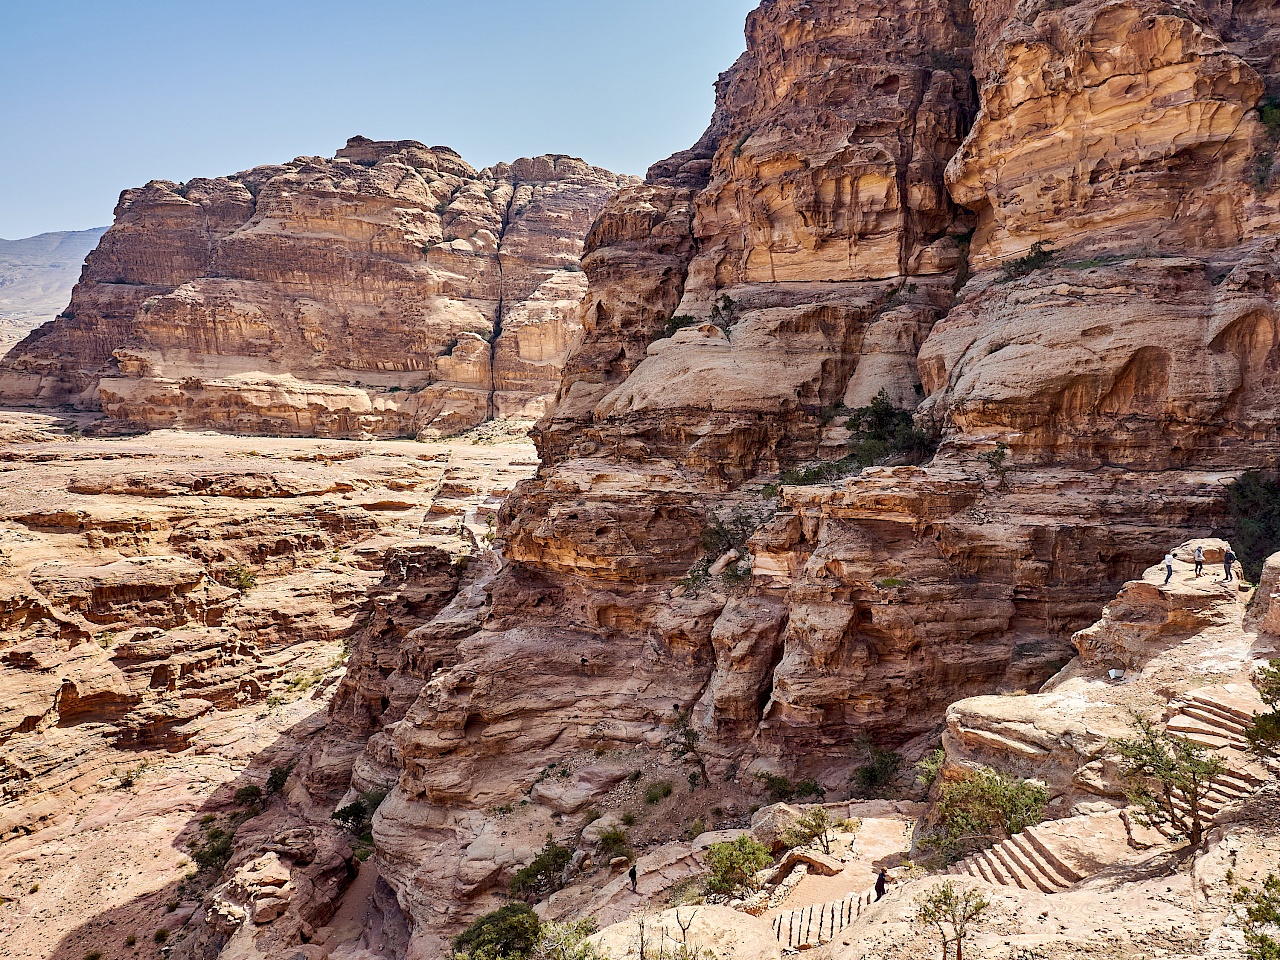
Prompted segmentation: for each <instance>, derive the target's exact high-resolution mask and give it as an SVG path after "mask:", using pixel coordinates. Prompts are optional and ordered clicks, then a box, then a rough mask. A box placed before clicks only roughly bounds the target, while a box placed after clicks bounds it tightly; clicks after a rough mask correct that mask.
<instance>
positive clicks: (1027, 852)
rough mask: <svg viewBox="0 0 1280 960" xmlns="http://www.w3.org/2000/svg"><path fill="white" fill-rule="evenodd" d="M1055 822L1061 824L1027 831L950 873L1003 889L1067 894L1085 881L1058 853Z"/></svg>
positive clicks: (1077, 870) (1051, 823)
mask: <svg viewBox="0 0 1280 960" xmlns="http://www.w3.org/2000/svg"><path fill="white" fill-rule="evenodd" d="M1071 819H1072V820H1079V819H1083V818H1080V817H1072V818H1071ZM1055 822H1061V821H1051V822H1050V823H1047V824H1041V825H1040V826H1038V827H1028V828H1027V829H1026V830H1023V831H1022V832H1021V833H1019V834H1017V835H1016V836H1013V837H1010V838H1009V839H1008V840H1005V841H1004V842H1002V843H998V844H996V845H995V846H994V847H991V848H990V849H988V850H983V851H982V852H981V853H975V854H973V855H972V856H970V857H966V858H965V859H964V860H961V861H960V862H959V863H956V864H953V865H952V866H951V867H949V868H948V869H947V873H949V874H953V875H959V874H967V875H969V876H971V877H977V878H978V879H980V880H985V881H987V882H988V883H994V884H997V885H999V886H1003V887H1021V888H1022V889H1024V890H1040V891H1042V892H1044V893H1058V892H1059V891H1062V890H1066V889H1067V888H1068V887H1070V886H1073V885H1074V884H1076V883H1078V882H1079V881H1081V880H1083V879H1084V874H1083V873H1081V872H1080V870H1079V869H1077V868H1076V867H1073V866H1071V863H1070V858H1067V857H1064V856H1062V855H1061V853H1060V851H1058V850H1057V849H1056V847H1057V843H1056V842H1055V834H1056V833H1057V831H1055V830H1054V829H1053V825H1054V823H1055Z"/></svg>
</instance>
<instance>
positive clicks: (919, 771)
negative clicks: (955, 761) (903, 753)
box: [916, 748, 947, 790]
mask: <svg viewBox="0 0 1280 960" xmlns="http://www.w3.org/2000/svg"><path fill="white" fill-rule="evenodd" d="M946 762H947V751H945V750H943V749H941V748H939V749H937V750H935V751H933V753H931V754H929V755H928V756H927V757H925V758H924V759H923V760H921V761H920V762H919V763H917V764H916V783H917V784H919V785H920V786H922V787H924V788H925V789H926V790H929V789H932V787H933V783H934V781H935V780H937V779H938V774H939V773H941V772H942V765H943V764H944V763H946Z"/></svg>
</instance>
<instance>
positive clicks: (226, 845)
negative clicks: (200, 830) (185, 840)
mask: <svg viewBox="0 0 1280 960" xmlns="http://www.w3.org/2000/svg"><path fill="white" fill-rule="evenodd" d="M234 843H235V831H234V830H223V829H222V828H221V827H216V826H209V827H206V828H205V833H204V836H203V837H201V838H200V839H199V840H198V841H196V843H195V844H194V845H193V846H192V848H191V859H192V860H194V861H195V862H196V864H197V865H198V866H199V867H200V868H201V869H204V870H213V871H215V872H216V871H218V870H221V869H222V868H223V867H225V866H226V865H227V861H228V860H230V859H231V854H232V852H233V851H234Z"/></svg>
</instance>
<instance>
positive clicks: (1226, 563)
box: [1222, 547, 1236, 583]
mask: <svg viewBox="0 0 1280 960" xmlns="http://www.w3.org/2000/svg"><path fill="white" fill-rule="evenodd" d="M1235 562H1236V555H1235V554H1234V553H1232V552H1231V548H1230V547H1227V552H1226V555H1225V556H1224V557H1223V558H1222V569H1223V570H1224V571H1225V572H1226V576H1225V577H1223V578H1222V582H1223V583H1230V582H1231V581H1232V580H1234V579H1235V576H1234V575H1233V574H1232V572H1231V568H1232V566H1233V565H1234V564H1235Z"/></svg>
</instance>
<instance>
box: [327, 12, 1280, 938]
mask: <svg viewBox="0 0 1280 960" xmlns="http://www.w3.org/2000/svg"><path fill="white" fill-rule="evenodd" d="M1188 6H1189V5H1185V4H1184V5H1181V6H1177V8H1176V9H1175V5H1173V4H1170V3H1163V2H1154V0H1153V2H1148V0H1134V2H1120V3H1114V2H1095V0H1081V2H1079V3H1066V4H1063V3H1052V4H1050V3H1044V4H1038V3H1032V4H1022V5H1019V6H1018V7H1017V9H1014V7H1013V5H1011V4H1008V3H997V2H990V3H987V2H981V3H974V4H972V5H970V4H961V3H956V4H941V5H938V4H932V5H924V4H917V5H911V4H908V5H906V7H904V6H903V5H902V4H900V3H897V4H881V5H879V6H877V5H875V4H871V5H868V4H866V3H858V4H854V3H851V2H845V0H824V2H807V3H799V2H788V0H771V2H767V3H764V4H763V5H762V6H761V7H760V9H759V10H757V11H756V12H755V13H753V14H752V15H751V17H750V18H749V21H748V28H747V37H748V50H747V53H746V54H745V55H744V57H743V58H742V59H741V60H739V62H738V63H737V64H735V65H734V67H733V68H732V69H731V70H730V71H729V72H728V73H726V74H725V75H724V77H722V79H721V82H720V85H719V87H718V101H717V110H716V114H715V117H714V118H713V121H712V124H711V127H710V129H709V130H708V132H707V134H706V135H705V136H704V138H703V139H702V140H701V141H700V142H699V143H698V144H697V145H696V146H695V147H694V148H692V149H691V150H690V151H687V152H685V153H682V154H677V155H676V156H675V157H673V158H671V159H670V160H667V161H664V162H662V163H660V164H657V165H656V166H655V167H653V168H652V169H651V171H650V173H649V176H648V178H647V180H646V182H645V183H644V184H642V185H635V186H631V187H628V188H626V189H624V190H622V191H621V192H620V194H619V195H618V197H617V199H615V200H614V201H613V202H612V203H611V204H609V205H608V207H607V208H606V209H605V211H604V212H603V214H602V215H601V217H600V218H599V220H598V221H597V222H596V224H595V226H594V227H593V229H592V232H591V235H590V237H589V238H588V241H587V248H586V256H585V258H584V260H583V265H584V268H585V270H586V272H587V276H588V278H589V280H590V287H589V290H588V293H587V297H586V300H585V302H584V314H583V329H584V335H583V340H582V342H581V344H580V346H578V347H577V348H576V349H575V350H574V351H573V352H572V354H571V356H570V357H569V359H568V361H567V363H566V365H565V372H564V377H563V380H562V384H561V387H560V391H559V394H558V397H557V403H556V406H555V408H554V410H553V411H552V412H551V413H550V414H549V415H548V417H546V418H545V419H544V420H543V421H542V422H541V423H540V425H539V428H538V431H537V442H538V445H539V450H540V453H541V455H542V467H541V470H540V471H539V474H538V477H537V478H536V480H534V481H532V482H530V483H527V484H524V485H523V486H522V487H521V488H520V490H519V491H518V496H517V497H515V498H513V499H512V500H510V501H509V502H508V503H507V504H506V505H505V506H504V508H503V511H502V513H501V516H500V519H499V523H498V530H497V536H498V545H499V546H500V547H501V552H500V554H499V555H497V556H496V557H495V559H494V560H493V561H492V563H493V567H492V568H488V569H487V571H486V572H485V573H484V575H483V576H482V577H479V578H478V579H477V580H476V581H475V584H474V591H473V592H472V593H471V595H470V599H468V600H467V602H466V603H465V604H464V605H462V606H454V607H452V608H449V609H446V610H445V611H443V612H442V613H441V614H440V615H438V617H435V618H430V617H421V618H415V619H414V620H413V621H412V623H411V626H410V628H409V630H408V632H407V633H403V637H402V638H400V637H397V636H394V635H391V634H388V635H386V639H387V640H389V641H394V644H395V648H394V650H393V649H392V647H391V646H389V645H388V646H379V645H375V644H370V645H369V647H368V648H367V652H366V653H364V654H363V655H362V656H363V658H364V659H365V660H366V661H367V663H368V664H369V666H370V667H374V666H376V668H377V672H378V674H379V676H376V677H375V676H374V675H373V671H372V670H371V669H365V670H361V671H354V672H353V676H352V678H351V682H350V684H349V685H348V687H347V688H346V690H345V691H344V693H343V695H342V696H341V697H340V698H339V699H338V700H337V701H335V708H334V709H335V716H340V715H346V716H348V717H349V718H352V720H351V722H352V723H353V726H352V728H351V730H352V731H353V733H354V731H356V730H357V729H358V730H359V731H360V733H359V736H365V735H366V734H367V733H368V732H370V731H376V732H374V733H373V736H372V738H371V739H370V740H368V748H367V749H365V750H364V753H363V755H362V757H361V759H360V760H359V761H358V762H357V763H356V764H355V769H356V779H355V781H354V783H355V785H356V786H357V787H359V788H360V789H364V788H366V787H367V786H368V785H370V784H372V783H380V784H382V785H385V786H389V785H394V790H393V792H392V793H391V795H390V797H389V798H388V800H387V801H386V802H385V803H384V804H383V806H382V807H381V809H380V811H379V815H378V817H377V818H376V820H375V823H374V837H375V841H376V844H377V848H378V853H377V862H378V865H379V870H380V871H381V874H382V876H383V877H384V878H385V879H386V880H387V881H388V882H389V883H390V884H391V886H392V887H393V888H394V890H395V892H396V895H397V897H398V899H399V902H400V903H401V905H402V906H403V907H404V909H405V910H406V912H407V913H408V914H409V916H410V917H411V919H412V920H413V922H414V925H415V927H414V929H415V937H416V938H417V939H416V943H417V947H416V949H418V950H420V951H423V952H424V953H425V954H426V955H433V954H434V953H436V952H439V951H441V950H442V949H443V942H444V938H445V937H446V936H447V935H448V934H449V933H450V932H452V931H454V930H456V929H458V926H459V925H460V924H461V923H462V922H464V921H465V920H466V919H467V918H468V917H470V916H473V915H475V914H476V913H478V912H480V911H482V910H484V909H485V908H487V907H491V906H493V905H494V904H496V903H497V902H499V901H498V897H497V894H498V893H499V891H501V889H502V888H503V885H504V884H505V882H506V880H507V879H508V878H509V877H510V875H511V872H512V870H513V869H514V867H516V866H518V865H519V864H521V863H524V862H527V861H528V860H529V859H531V858H532V856H533V853H534V852H535V851H536V849H537V847H538V846H539V845H540V843H541V840H542V838H543V837H545V834H546V832H547V831H548V830H550V831H552V832H553V833H555V835H556V836H557V837H558V838H559V839H561V840H563V841H564V842H573V843H580V842H581V841H579V840H578V836H579V830H580V828H581V823H580V822H578V821H577V820H576V819H575V815H576V814H577V813H578V812H580V811H584V810H586V809H588V808H589V806H590V804H592V803H606V805H608V804H609V803H613V802H614V801H613V800H612V799H611V798H614V797H618V796H622V795H624V794H625V790H626V787H625V786H620V785H618V784H617V783H616V782H615V781H614V779H613V777H614V776H616V774H617V770H615V769H614V768H613V765H612V763H611V761H610V758H611V757H613V756H615V755H617V754H618V752H619V751H620V752H621V753H622V754H623V755H626V756H633V755H661V756H665V755H667V754H668V752H669V751H670V752H671V755H673V756H675V757H676V758H678V759H677V761H676V762H677V767H676V768H675V770H676V771H680V772H681V773H688V774H691V775H696V777H695V779H696V778H697V777H703V776H709V777H710V778H711V781H712V782H714V783H730V784H733V785H734V789H737V790H740V791H743V792H745V793H750V792H752V791H753V790H755V789H757V788H756V786H755V779H754V774H755V773H757V772H783V773H787V774H790V775H792V776H797V777H798V776H801V775H804V774H812V775H817V776H818V777H820V778H821V779H822V780H823V781H824V782H825V784H826V786H827V787H828V789H830V790H832V791H838V790H845V789H848V788H847V786H846V781H847V777H848V773H849V769H850V767H851V766H853V765H855V764H856V762H858V758H859V757H860V756H862V755H863V748H861V747H859V746H858V743H859V741H861V740H863V739H864V738H869V739H870V740H872V741H874V742H878V743H880V744H883V745H892V746H895V747H897V746H901V745H902V744H904V743H905V742H906V741H908V740H909V739H911V738H913V737H919V738H927V737H928V736H929V735H931V732H933V731H935V730H937V729H938V728H939V727H940V725H941V724H942V721H943V718H944V713H945V710H946V707H947V705H948V704H949V703H951V702H952V701H954V700H955V699H957V698H958V697H960V696H965V695H971V694H977V693H980V692H984V691H986V692H991V691H997V690H1007V691H1016V690H1021V689H1025V690H1030V689H1035V688H1036V687H1038V686H1039V685H1040V684H1041V683H1042V682H1043V681H1045V680H1046V679H1048V678H1049V677H1050V676H1052V675H1053V674H1054V673H1055V672H1056V671H1057V670H1058V669H1059V668H1060V667H1061V666H1062V665H1063V664H1064V663H1066V662H1067V661H1069V660H1070V659H1071V657H1072V656H1073V654H1074V652H1075V651H1074V649H1073V648H1072V646H1071V642H1070V641H1071V637H1072V635H1073V634H1075V633H1076V632H1077V631H1079V630H1082V629H1084V628H1086V627H1088V626H1089V625H1090V624H1091V623H1093V622H1094V621H1095V620H1096V619H1097V617H1098V614H1099V612H1100V611H1101V609H1102V607H1103V604H1104V603H1105V602H1106V601H1107V600H1109V599H1110V598H1111V597H1112V596H1114V594H1115V592H1116V591H1117V590H1118V589H1119V588H1120V586H1121V585H1122V584H1123V583H1124V582H1125V581H1126V580H1130V579H1133V578H1135V577H1138V576H1140V575H1141V573H1142V571H1143V570H1144V569H1146V568H1147V567H1148V566H1149V565H1150V564H1151V563H1153V562H1154V561H1155V560H1156V559H1158V557H1159V556H1160V555H1161V554H1162V553H1163V552H1164V550H1165V549H1166V547H1167V545H1168V544H1170V543H1177V542H1181V541H1182V540H1185V539H1187V537H1188V536H1191V535H1206V534H1208V533H1210V532H1211V531H1213V530H1214V529H1216V528H1217V527H1219V526H1220V525H1221V524H1222V523H1223V521H1224V514H1223V507H1222V501H1221V483H1220V482H1221V481H1223V480H1225V479H1228V478H1229V477H1230V476H1232V475H1233V474H1234V473H1236V472H1238V471H1240V470H1242V469H1244V468H1247V467H1250V466H1264V465H1266V464H1268V463H1269V462H1270V460H1271V457H1272V453H1271V450H1272V449H1273V445H1274V442H1275V440H1276V439H1277V426H1278V425H1277V404H1276V400H1277V399H1278V398H1276V397H1275V396H1274V394H1275V391H1276V390H1277V389H1278V386H1277V384H1278V383H1280V380H1277V376H1276V370H1277V366H1278V364H1277V361H1276V357H1277V356H1280V354H1277V352H1276V351H1277V349H1280V348H1278V346H1277V342H1278V341H1277V326H1276V321H1277V310H1278V309H1280V286H1278V285H1277V277H1276V274H1275V269H1276V266H1275V264H1276V259H1275V243H1276V242H1277V241H1276V223H1277V200H1278V199H1280V193H1278V192H1277V190H1276V189H1275V186H1276V185H1274V184H1273V183H1272V182H1271V181H1270V180H1269V179H1268V178H1267V177H1265V176H1259V175H1256V171H1257V169H1258V163H1257V162H1256V161H1258V160H1259V159H1260V158H1261V157H1262V156H1263V155H1265V154H1266V153H1267V151H1268V150H1269V149H1272V147H1273V146H1274V142H1273V139H1272V137H1273V133H1272V132H1271V131H1270V130H1269V129H1268V127H1267V126H1266V124H1265V123H1263V122H1262V119H1261V116H1262V115H1261V114H1260V112H1259V110H1258V109H1257V108H1258V106H1259V103H1260V101H1262V99H1263V98H1264V96H1266V90H1267V86H1268V84H1270V83H1273V82H1274V80H1273V77H1274V65H1275V55H1276V49H1277V48H1276V46H1275V41H1276V36H1277V35H1276V32H1275V30H1274V25H1273V23H1272V20H1273V18H1272V15H1271V13H1270V12H1269V11H1267V10H1263V9H1262V8H1261V7H1260V6H1258V5H1250V4H1237V5H1234V6H1231V5H1227V6H1225V7H1224V6H1222V5H1216V6H1215V7H1214V8H1213V9H1212V10H1207V9H1206V10H1201V9H1200V8H1199V7H1195V8H1194V9H1188ZM1179 11H1182V12H1181V13H1180V12H1179ZM1090 131H1096V135H1094V134H1093V133H1090ZM1179 184H1181V186H1178V185H1179ZM1034 241H1046V242H1047V243H1046V245H1047V246H1048V247H1049V248H1050V249H1048V250H1047V251H1044V252H1042V253H1041V254H1040V255H1039V256H1033V257H1030V258H1029V259H1028V258H1027V257H1026V256H1025V255H1026V254H1028V253H1031V252H1032V251H1031V250H1030V249H1029V248H1030V247H1031V244H1032V243H1033V242H1034ZM881 391H884V393H885V394H886V395H887V396H888V397H889V398H890V399H891V401H893V402H894V403H895V405H897V406H898V407H900V408H906V409H909V410H912V409H916V408H917V407H919V409H918V411H917V425H918V426H919V427H920V428H921V429H925V430H929V429H932V430H935V431H937V432H938V433H939V434H940V440H941V446H940V448H939V450H938V452H937V454H936V456H935V457H934V458H933V460H932V462H931V463H929V464H927V465H925V466H921V467H910V466H902V465H897V466H895V465H893V464H892V463H890V464H889V465H887V466H884V467H881V468H877V469H872V470H867V471H865V472H863V473H862V475H861V476H859V477H856V478H853V479H846V480H836V481H834V482H832V481H827V482H819V483H812V482H808V481H812V480H813V479H814V476H813V475H812V474H810V475H809V476H805V475H804V472H803V471H801V470H797V471H796V472H795V473H794V474H787V475H785V476H784V477H783V478H782V479H783V480H784V481H786V480H788V479H797V480H800V481H802V483H801V484H790V485H788V483H786V482H783V483H782V485H781V489H780V490H778V491H775V490H774V489H772V487H771V486H770V484H771V483H772V482H774V481H776V480H778V479H779V472H780V471H788V470H792V469H793V468H798V467H804V466H805V465H806V464H809V463H813V462H815V461H823V460H837V459H839V458H841V457H843V456H844V455H845V454H846V453H848V452H849V451H850V446H849V444H850V441H851V439H852V438H851V435H850V431H849V430H848V429H847V428H846V427H845V426H844V425H843V422H842V421H844V420H845V419H846V418H847V417H848V412H847V411H848V409H849V408H852V407H858V406H862V405H865V404H867V403H869V402H870V401H871V400H872V399H873V398H874V397H875V396H876V395H877V394H879V393H880V392H881ZM998 444H1003V445H1004V446H1003V447H1000V446H998ZM846 469H848V468H847V467H846ZM712 570H714V571H715V574H714V575H712V574H710V573H709V571H712ZM404 630H405V624H404V623H403V621H402V620H397V624H396V633H397V634H399V633H402V632H403V631H404ZM531 667H532V668H533V669H531ZM380 714H381V715H380ZM357 742H358V737H356V739H354V740H351V741H348V743H349V744H352V745H351V746H348V747H347V748H346V749H347V751H348V752H349V753H353V752H355V749H356V748H355V746H354V744H355V743H357ZM662 762H663V763H666V762H667V761H666V760H663V761H662ZM548 770H553V771H557V772H556V773H555V778H556V779H563V780H564V781H565V782H564V783H563V785H560V786H558V787H557V789H555V790H548V788H547V787H546V786H545V785H544V784H545V782H546V779H547V776H548V773H547V771H548ZM560 771H563V778H561V776H560ZM663 775H664V776H672V777H674V776H679V775H680V774H679V773H675V772H668V773H664V774H663ZM618 791H623V793H618ZM508 807H512V808H513V810H514V813H512V814H506V813H503V814H501V815H497V814H495V813H494V811H496V810H499V809H503V810H505V809H506V808H508ZM512 818H514V819H512ZM676 828H677V827H676V825H674V824H673V826H672V829H676ZM583 849H587V850H589V849H590V844H589V842H588V843H587V844H586V845H584V847H583Z"/></svg>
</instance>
